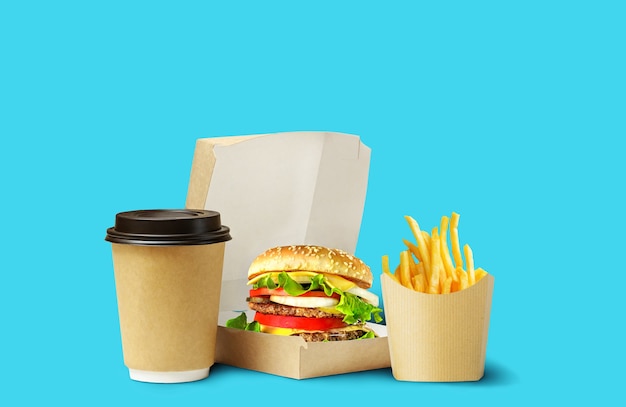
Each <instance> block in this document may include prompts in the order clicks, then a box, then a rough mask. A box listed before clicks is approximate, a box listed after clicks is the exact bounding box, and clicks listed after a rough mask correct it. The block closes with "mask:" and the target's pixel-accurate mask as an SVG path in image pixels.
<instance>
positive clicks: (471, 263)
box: [463, 244, 476, 286]
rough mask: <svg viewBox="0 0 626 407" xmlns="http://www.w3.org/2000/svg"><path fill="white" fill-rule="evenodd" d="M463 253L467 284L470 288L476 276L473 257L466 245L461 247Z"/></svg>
mask: <svg viewBox="0 0 626 407" xmlns="http://www.w3.org/2000/svg"><path fill="white" fill-rule="evenodd" d="M463 251H464V252H465V262H466V263H467V277H468V284H469V285H470V286H472V285H474V284H475V283H476V274H475V273H474V255H473V253H472V249H471V248H470V247H469V245H468V244H466V245H465V246H463Z"/></svg>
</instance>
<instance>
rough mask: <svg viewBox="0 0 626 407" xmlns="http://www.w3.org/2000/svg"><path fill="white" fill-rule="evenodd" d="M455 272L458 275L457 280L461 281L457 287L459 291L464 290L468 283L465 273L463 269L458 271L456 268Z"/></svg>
mask: <svg viewBox="0 0 626 407" xmlns="http://www.w3.org/2000/svg"><path fill="white" fill-rule="evenodd" d="M456 271H457V273H458V274H459V280H460V281H461V284H460V286H459V291H461V290H465V289H466V288H467V287H469V283H468V280H467V273H466V272H465V271H464V270H463V269H460V268H458V267H457V269H456Z"/></svg>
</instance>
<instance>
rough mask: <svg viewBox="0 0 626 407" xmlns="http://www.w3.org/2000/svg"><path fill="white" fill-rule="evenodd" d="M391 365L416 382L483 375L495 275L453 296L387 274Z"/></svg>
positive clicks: (385, 297) (398, 374)
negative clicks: (416, 287) (428, 291)
mask: <svg viewBox="0 0 626 407" xmlns="http://www.w3.org/2000/svg"><path fill="white" fill-rule="evenodd" d="M381 283H382V289H383V300H384V309H385V318H386V322H387V330H388V339H389V352H390V357H391V369H392V372H393V376H394V378H396V379H397V380H403V381H415V382H458V381H476V380H479V379H480V378H482V377H483V374H484V369H485V356H486V350H487V336H488V331H489V317H490V313H491V299H492V294H493V286H494V278H493V276H491V275H490V274H488V275H486V276H485V277H483V278H482V279H481V280H480V281H478V282H477V283H476V284H475V285H473V286H471V287H469V288H466V289H464V290H462V291H458V292H454V293H451V294H424V293H420V292H416V291H413V290H410V289H408V288H406V287H404V286H402V285H400V284H398V283H397V282H395V281H393V280H392V279H391V278H390V277H389V276H387V275H386V274H384V273H383V275H382V276H381Z"/></svg>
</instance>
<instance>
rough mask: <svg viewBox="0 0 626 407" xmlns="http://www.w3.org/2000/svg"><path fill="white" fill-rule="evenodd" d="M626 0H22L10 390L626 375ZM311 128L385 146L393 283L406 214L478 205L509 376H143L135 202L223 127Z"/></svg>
mask: <svg viewBox="0 0 626 407" xmlns="http://www.w3.org/2000/svg"><path fill="white" fill-rule="evenodd" d="M14 3H15V4H14ZM383 3H384V5H383ZM622 4H623V3H622V2H617V1H615V2H610V1H587V2H585V1H567V2H558V1H524V2H520V1H515V2H499V1H492V2H489V1H474V2H452V1H441V2H427V3H426V2H380V3H376V2H349V1H346V2H325V1H316V2H297V4H296V2H235V1H233V2H230V3H229V4H228V5H223V4H217V3H213V4H204V2H189V1H181V2H171V3H168V2H159V1H157V2H144V3H141V2H115V1H107V2H79V1H76V2H68V1H57V2H32V1H22V2H7V1H5V2H2V3H0V135H1V138H0V140H1V146H2V147H1V150H0V154H1V159H0V165H1V168H0V169H1V171H0V174H2V175H1V176H2V196H3V198H2V200H1V205H2V208H1V209H2V211H1V213H2V233H0V239H1V242H0V248H1V250H2V258H3V262H2V263H1V264H2V266H1V268H2V277H1V280H0V289H1V295H0V301H1V303H0V305H1V307H0V309H1V310H2V322H1V331H0V341H1V346H0V352H1V353H0V354H1V355H2V360H1V363H2V368H1V369H0V371H1V373H0V375H1V380H0V386H1V388H2V390H1V391H0V404H2V405H34V404H45V405H47V404H52V403H63V404H64V405H86V404H91V405H131V404H134V405H137V404H136V403H138V402H141V403H150V405H154V406H157V405H196V404H194V403H201V404H203V405H208V404H214V403H215V402H216V400H222V401H227V400H228V402H230V403H233V404H248V405H249V404H251V403H254V404H256V403H259V402H263V403H265V402H267V400H268V399H269V400H271V399H276V400H281V401H284V402H288V401H294V400H301V399H302V398H303V397H304V399H305V400H304V402H305V403H307V404H308V403H313V402H315V403H316V404H319V402H320V401H322V400H324V401H323V402H325V403H327V402H333V403H342V404H344V403H346V401H347V400H350V401H349V402H350V403H354V402H355V401H356V402H358V403H359V404H361V403H362V404H369V402H370V401H371V402H374V403H376V404H377V403H383V402H385V401H387V400H389V399H390V398H395V397H396V396H399V397H402V398H406V399H407V400H409V401H410V402H411V403H412V404H426V403H441V404H444V405H446V404H449V405H466V404H468V405H478V404H480V405H501V404H507V405H514V404H520V405H525V404H528V403H538V404H544V403H548V402H559V404H561V403H563V404H564V403H573V402H594V401H595V402H599V403H600V404H606V403H607V402H608V401H609V400H612V399H614V398H617V400H619V399H621V400H623V393H618V388H619V386H621V385H622V384H623V378H624V370H623V367H624V363H625V362H626V360H625V357H624V346H623V343H624V339H625V338H624V334H623V332H622V331H623V325H624V308H625V307H624V300H623V298H624V292H623V290H624V285H625V278H624V275H625V271H626V270H625V266H624V244H625V243H626V241H625V240H626V239H625V238H624V235H623V230H624V226H625V222H624V214H623V208H624V198H623V189H624V186H623V185H624V181H623V177H624V174H625V173H626V171H625V169H626V168H625V165H624V153H625V149H624V145H623V142H622V140H623V139H624V136H626V120H625V113H626V96H625V95H626V83H625V82H626V81H625V74H624V72H626V58H625V55H624V52H625V40H626V29H625V25H624V19H625V17H626V14H625V11H626V10H625V8H624V6H623V5H622ZM293 130H330V131H341V132H346V133H352V134H357V135H359V136H360V137H361V138H362V141H363V142H364V143H365V144H367V145H368V146H369V147H371V148H372V161H371V169H370V171H371V172H370V183H369V190H368V197H367V201H366V207H365V213H364V218H363V225H362V229H361V235H360V238H359V244H358V251H357V254H358V255H359V256H360V257H362V258H363V259H364V260H365V261H366V262H367V263H369V264H370V265H371V266H372V268H373V269H374V274H375V275H376V282H375V285H374V288H373V290H374V291H375V292H377V293H380V282H379V278H378V276H379V273H380V258H381V256H382V255H383V254H389V255H391V256H392V262H394V263H395V262H396V261H397V260H394V259H396V257H395V256H397V255H398V253H399V251H400V250H401V249H402V247H403V246H402V238H404V237H410V231H409V229H408V226H407V225H406V223H405V221H404V219H403V216H404V215H407V214H408V215H412V216H413V217H415V218H416V219H417V220H418V221H419V222H420V224H421V225H422V226H423V227H424V228H426V229H430V228H431V227H433V226H435V225H437V224H438V222H439V219H440V217H441V216H442V215H449V214H450V213H451V212H452V211H456V212H458V213H460V214H461V223H460V237H461V241H462V242H464V243H470V244H471V246H472V248H473V250H474V254H475V261H476V264H477V266H482V267H484V268H485V269H487V270H488V271H490V272H491V273H492V274H493V275H494V276H495V278H496V280H495V281H496V285H495V293H494V298H493V310H492V319H491V328H490V336H489V345H488V351H487V363H486V376H485V378H484V379H483V380H481V381H479V382H476V383H455V384H451V383H447V384H445V383H431V384H429V383H406V382H398V381H395V380H394V379H393V377H392V376H391V372H390V370H389V369H382V370H376V371H371V372H363V373H355V374H347V375H339V376H334V377H327V378H317V379H309V380H303V381H296V380H292V379H286V378H281V377H275V376H271V375H267V374H262V373H258V372H251V371H246V370H241V369H237V368H233V367H228V366H219V365H218V366H214V367H213V369H212V371H211V375H210V377H209V378H208V379H207V380H204V381H200V382H196V383H189V384H180V385H155V384H145V383H138V382H134V381H131V380H130V379H129V378H128V374H127V370H126V368H125V367H124V365H123V362H122V354H121V344H120V336H119V328H118V319H117V308H116V299H115V287H114V281H113V272H112V264H111V256H110V245H109V244H108V243H107V242H105V241H104V235H105V230H106V228H107V227H109V226H112V224H113V222H114V215H115V214H116V213H117V212H119V211H123V210H130V209H138V208H153V207H182V206H183V205H184V203H185V196H186V193H187V185H188V179H189V172H190V168H191V160H192V156H193V149H194V144H195V140H196V139H197V138H201V137H212V136H223V135H238V134H255V133H265V132H277V131H293ZM234 232H235V233H236V231H234ZM235 235H236V234H235ZM259 389H261V390H259ZM259 394H262V395H259ZM7 401H8V403H7ZM146 405H147V404H146Z"/></svg>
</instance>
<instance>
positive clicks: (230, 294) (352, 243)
mask: <svg viewBox="0 0 626 407" xmlns="http://www.w3.org/2000/svg"><path fill="white" fill-rule="evenodd" d="M369 162H370V149H369V148H368V147H367V146H365V145H364V144H363V143H362V142H361V141H360V139H359V137H357V136H354V135H349V134H343V133H332V132H288V133H274V134H260V135H251V136H234V137H217V138H203V139H198V140H197V142H196V148H195V153H194V158H193V164H192V169H191V177H190V182H189V189H188V194H187V203H186V207H187V208H196V209H202V208H211V209H212V210H216V211H219V212H220V214H221V216H222V220H223V221H224V223H226V224H228V225H229V227H230V228H231V230H232V231H233V236H234V238H233V240H232V241H231V242H229V245H228V246H227V247H226V251H225V254H224V267H223V276H222V286H221V296H220V317H219V321H218V323H219V326H218V333H217V345H216V355H215V360H216V362H218V363H224V364H228V365H232V366H237V367H241V368H246V369H251V370H256V371H260V372H266V373H271V374H275V375H279V376H285V377H290V378H294V379H304V378H310V377H317V376H325V375H332V374H339V373H347V372H356V371H362V370H369V369H377V368H383V367H389V366H390V365H391V362H390V359H389V349H388V344H387V337H386V329H385V326H381V325H376V324H372V325H373V326H372V328H373V329H374V330H375V331H376V332H377V333H378V335H379V337H378V338H374V339H364V340H353V341H342V342H323V343H309V342H305V341H304V340H303V339H302V338H300V337H283V336H279V335H270V334H264V333H259V332H249V331H240V330H236V329H232V328H226V327H225V322H226V321H227V320H228V319H230V318H233V317H235V316H237V315H239V314H240V313H241V312H242V311H246V310H248V305H247V302H246V297H247V296H248V290H249V289H250V286H248V285H247V281H248V279H247V273H248V268H249V266H250V264H251V262H252V261H253V260H254V259H255V258H256V257H257V256H258V255H259V254H260V253H262V252H264V251H265V250H267V249H269V248H271V247H275V246H284V245H299V244H309V245H320V246H326V247H333V248H337V249H342V250H344V251H346V252H348V253H352V254H354V252H355V250H356V243H357V240H358V235H359V230H360V225H361V218H362V215H363V207H364V204H365V195H366V191H367V180H368V171H369ZM250 315H252V314H250ZM249 320H251V318H250V317H249Z"/></svg>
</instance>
